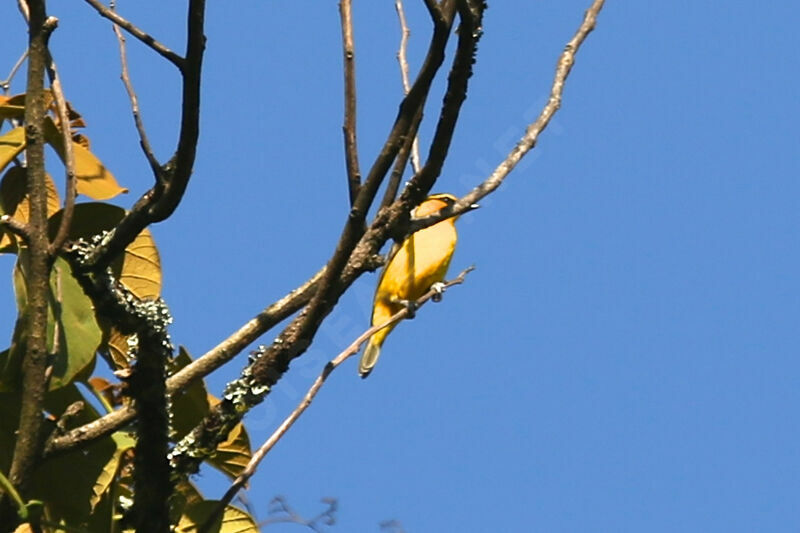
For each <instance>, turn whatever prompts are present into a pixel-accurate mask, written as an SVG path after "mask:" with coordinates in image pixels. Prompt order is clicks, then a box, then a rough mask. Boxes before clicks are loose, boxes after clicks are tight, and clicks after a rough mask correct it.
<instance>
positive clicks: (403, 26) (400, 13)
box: [392, 0, 420, 200]
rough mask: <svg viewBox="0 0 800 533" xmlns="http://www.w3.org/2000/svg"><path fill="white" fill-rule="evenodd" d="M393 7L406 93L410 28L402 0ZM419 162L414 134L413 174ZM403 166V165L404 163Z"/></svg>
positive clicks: (408, 88)
mask: <svg viewBox="0 0 800 533" xmlns="http://www.w3.org/2000/svg"><path fill="white" fill-rule="evenodd" d="M394 7H395V10H396V11H397V18H398V19H399V20H400V32H401V36H400V48H399V49H398V50H397V62H398V63H399V64H400V78H401V79H402V81H403V94H408V91H410V90H411V83H410V82H409V81H408V56H407V54H406V52H407V51H408V38H409V37H410V36H411V30H409V29H408V23H407V22H406V13H405V11H404V10H403V0H395V2H394ZM419 162H420V158H419V142H418V141H417V135H416V134H414V136H413V137H412V141H411V169H412V170H413V171H414V174H416V173H417V172H419V168H420V163H419ZM403 166H404V167H405V164H404V165H403ZM396 193H397V189H395V194H396ZM392 200H394V195H393V196H392Z"/></svg>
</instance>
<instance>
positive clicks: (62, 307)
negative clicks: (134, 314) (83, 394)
mask: <svg viewBox="0 0 800 533" xmlns="http://www.w3.org/2000/svg"><path fill="white" fill-rule="evenodd" d="M50 293H51V300H50V302H51V310H52V317H51V319H50V320H48V334H49V335H50V336H51V337H50V338H51V339H53V340H52V342H51V346H50V349H51V350H53V349H54V348H56V347H57V348H58V350H55V359H54V360H53V374H52V377H51V378H50V389H51V390H53V389H57V388H59V387H64V386H66V385H68V384H69V383H72V382H73V381H74V380H75V379H77V378H78V377H80V376H86V377H88V375H87V373H88V372H90V371H91V369H92V368H93V366H92V365H93V364H94V361H95V356H96V352H97V348H98V346H99V345H100V341H101V339H102V332H101V331H100V326H99V325H98V323H97V318H96V317H95V313H94V306H93V305H92V301H91V299H89V297H88V296H86V294H85V293H84V292H83V289H82V288H81V286H80V284H79V283H78V280H76V279H75V277H74V276H73V275H72V270H71V269H70V266H69V264H68V263H67V262H66V261H65V260H64V259H62V258H60V257H59V258H57V259H56V261H55V264H54V265H53V270H52V272H51V274H50ZM56 324H57V325H58V326H59V327H58V328H56V327H55V326H56ZM56 334H58V345H57V346H55V340H56V339H55V336H56Z"/></svg>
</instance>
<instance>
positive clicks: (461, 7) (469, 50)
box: [402, 0, 486, 205]
mask: <svg viewBox="0 0 800 533" xmlns="http://www.w3.org/2000/svg"><path fill="white" fill-rule="evenodd" d="M456 4H457V6H458V13H459V19H460V24H459V28H458V47H457V49H456V56H455V58H454V59H453V66H452V68H451V69H450V74H449V76H448V77H447V91H446V93H445V96H444V103H443V104H442V111H441V113H440V114H439V121H438V122H437V124H436V130H435V132H434V135H433V140H432V141H431V146H430V149H429V150H428V157H427V159H426V161H425V166H424V167H423V168H422V170H420V171H419V172H417V174H416V175H415V176H414V178H413V179H412V180H411V181H410V182H409V184H408V186H407V187H406V189H405V190H404V191H403V194H402V196H403V197H405V198H406V199H408V200H410V201H411V203H412V204H414V205H416V204H418V203H419V202H421V201H422V199H423V198H424V197H425V195H426V194H427V193H428V191H430V189H431V187H433V184H434V183H435V181H436V179H437V178H438V177H439V175H440V174H441V172H442V166H443V165H444V160H445V158H446V157H447V152H448V150H449V148H450V142H451V141H452V139H453V132H454V131H455V127H456V122H457V121H458V116H459V113H460V111H461V106H462V104H463V103H464V101H465V100H466V98H467V86H468V82H469V78H470V77H471V76H472V65H473V64H474V63H475V54H476V52H477V46H478V40H479V39H480V37H481V33H482V29H481V23H482V21H483V11H484V9H485V8H486V5H485V3H484V2H483V1H482V0H458V1H457V2H456Z"/></svg>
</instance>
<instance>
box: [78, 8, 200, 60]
mask: <svg viewBox="0 0 800 533" xmlns="http://www.w3.org/2000/svg"><path fill="white" fill-rule="evenodd" d="M85 1H86V3H87V4H89V5H90V6H92V7H93V8H94V9H95V11H97V13H98V14H99V15H100V16H101V17H103V18H106V19H108V20H110V21H111V22H113V23H114V24H117V25H119V26H122V27H123V28H124V29H125V31H127V32H128V33H130V34H131V35H133V36H134V37H136V38H137V39H139V40H140V41H141V42H143V43H144V44H145V45H147V46H149V47H150V48H151V49H153V50H154V51H155V52H156V53H158V54H159V55H161V56H162V57H163V58H164V59H166V60H167V61H169V62H170V63H172V64H173V65H175V66H176V67H178V69H179V70H181V71H182V70H183V69H184V68H185V67H186V62H187V60H186V59H184V58H182V57H181V56H179V55H178V54H176V53H175V52H173V51H172V50H170V49H169V48H167V47H166V46H164V45H163V44H161V43H160V42H158V41H157V40H156V39H155V38H154V37H153V36H152V35H149V34H147V33H145V32H144V31H142V30H141V29H139V28H138V27H137V26H135V25H134V24H133V23H131V22H130V21H128V20H126V19H124V18H122V17H121V16H120V15H119V14H118V13H116V12H115V11H113V10H111V9H109V8H107V7H106V6H104V5H103V4H102V3H100V2H99V0H85Z"/></svg>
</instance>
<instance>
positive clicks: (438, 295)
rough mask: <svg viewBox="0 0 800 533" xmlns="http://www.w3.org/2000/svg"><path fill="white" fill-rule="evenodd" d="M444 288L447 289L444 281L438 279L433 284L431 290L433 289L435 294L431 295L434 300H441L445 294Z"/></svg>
mask: <svg viewBox="0 0 800 533" xmlns="http://www.w3.org/2000/svg"><path fill="white" fill-rule="evenodd" d="M444 289H445V286H444V283H442V282H441V281H437V282H436V283H434V284H433V285H431V290H433V296H431V300H433V301H434V302H441V301H442V295H443V294H444Z"/></svg>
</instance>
